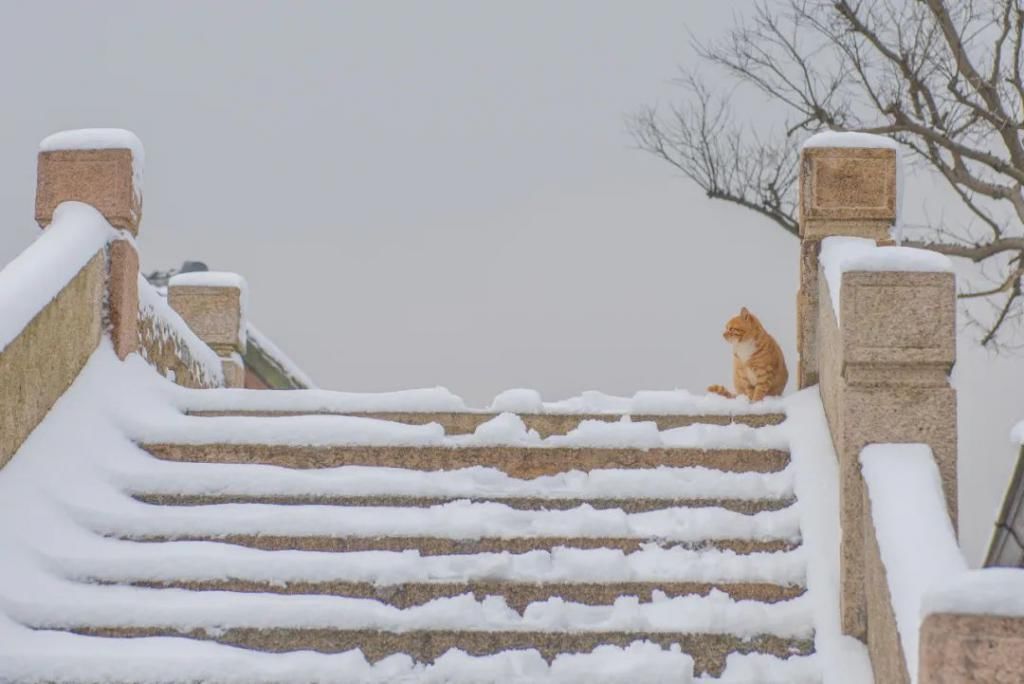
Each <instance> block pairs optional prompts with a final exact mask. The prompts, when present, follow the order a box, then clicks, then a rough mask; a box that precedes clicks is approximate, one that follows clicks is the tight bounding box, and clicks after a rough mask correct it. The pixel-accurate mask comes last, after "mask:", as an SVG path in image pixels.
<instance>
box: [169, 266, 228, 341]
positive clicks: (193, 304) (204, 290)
mask: <svg viewBox="0 0 1024 684" xmlns="http://www.w3.org/2000/svg"><path fill="white" fill-rule="evenodd" d="M243 297H244V293H243V290H242V288H241V287H221V286H205V285H176V284H175V283H174V282H173V279H172V282H171V283H170V285H169V286H168V288H167V302H168V303H169V304H170V305H171V308H172V309H174V310H175V311H177V312H178V314H179V315H180V316H181V317H182V318H183V319H184V320H185V323H187V324H188V327H189V328H191V329H192V331H193V332H195V334H196V335H198V336H199V339H201V340H202V341H203V342H205V343H206V344H208V345H209V346H210V347H212V348H213V349H214V351H216V352H217V353H218V354H219V355H221V356H225V355H227V354H229V353H231V352H238V353H244V352H245V334H244V330H243V322H242V315H243V313H242V300H243Z"/></svg>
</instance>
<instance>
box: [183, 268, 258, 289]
mask: <svg viewBox="0 0 1024 684" xmlns="http://www.w3.org/2000/svg"><path fill="white" fill-rule="evenodd" d="M167 286H168V287H233V288H235V289H236V290H242V291H243V292H245V291H247V290H248V289H249V286H248V284H247V283H246V282H245V278H243V277H242V276H241V275H239V274H237V273H231V272H230V271H189V272H188V273H178V274H176V275H173V276H171V278H170V280H168V281H167Z"/></svg>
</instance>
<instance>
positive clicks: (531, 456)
mask: <svg viewBox="0 0 1024 684" xmlns="http://www.w3.org/2000/svg"><path fill="white" fill-rule="evenodd" d="M142 446H143V448H144V449H145V450H146V451H148V452H149V453H150V454H152V455H153V456H155V457H157V458H160V459H163V460H165V461H178V462H187V463H256V464H262V465H274V466H281V467H285V468H337V467H341V466H353V465H359V466H376V467H388V468H404V469H407V470H427V471H434V470H457V469H462V468H472V467H477V466H483V467H490V468H496V469H498V470H501V471H503V472H504V473H506V474H507V475H509V476H510V477H515V478H520V479H532V478H536V477H541V476H544V475H555V474H558V473H563V472H568V471H570V470H582V471H588V470H599V469H633V468H658V467H662V466H665V467H673V468H688V467H695V466H701V467H704V468H709V469H712V470H721V471H725V472H761V473H767V472H778V471H780V470H782V469H784V468H785V467H786V466H787V465H788V464H789V452H787V451H782V450H779V449H763V450H759V449H691V448H652V449H638V448H563V447H553V448H546V447H516V446H495V447H438V446H363V445H359V446H348V445H325V446H295V445H287V444H282V445H270V444H217V443H213V444H171V443H156V444H144V445H142Z"/></svg>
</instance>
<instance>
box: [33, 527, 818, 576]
mask: <svg viewBox="0 0 1024 684" xmlns="http://www.w3.org/2000/svg"><path fill="white" fill-rule="evenodd" d="M86 549H87V550H86V551H82V552H79V553H77V554H70V553H67V552H63V553H62V552H61V551H60V550H59V549H57V550H54V551H53V552H50V553H49V554H48V558H49V564H50V565H51V566H53V567H55V568H59V572H60V574H62V575H64V576H67V577H69V578H74V579H78V580H85V581H88V580H102V581H106V582H132V581H151V582H162V581H169V580H176V579H177V580H184V581H212V580H217V579H221V578H234V579H238V580H245V581H253V582H278V583H281V584H284V583H289V582H306V583H312V582H332V581H344V582H373V583H375V584H376V585H378V586H388V585H394V584H399V583H408V582H479V581H506V582H534V583H540V582H546V583H572V582H576V583H580V582H611V583H624V582H660V581H663V582H704V583H709V582H710V583H741V582H761V583H774V584H778V585H783V586H802V585H803V582H804V566H805V561H804V554H803V551H802V549H800V548H796V549H793V550H790V551H784V552H774V553H753V554H739V553H735V552H733V551H720V550H715V549H701V550H691V549H685V548H679V547H673V548H663V547H660V546H658V545H656V544H646V545H643V546H642V548H641V549H640V550H639V551H636V552H633V553H623V552H621V551H617V550H612V549H573V548H565V547H556V548H554V549H552V550H550V551H531V552H529V553H524V554H513V553H507V552H503V553H486V554H475V555H438V556H423V555H421V554H419V553H417V552H416V551H414V550H407V551H401V552H390V551H366V552H352V553H341V554H334V553H319V552H289V551H283V552H282V551H272V552H271V551H262V550H256V549H246V548H235V547H232V546H229V545H225V544H216V543H204V542H167V543H162V544H138V543H131V542H124V541H116V540H109V539H97V538H94V537H93V538H90V539H89V543H88V546H87V547H86Z"/></svg>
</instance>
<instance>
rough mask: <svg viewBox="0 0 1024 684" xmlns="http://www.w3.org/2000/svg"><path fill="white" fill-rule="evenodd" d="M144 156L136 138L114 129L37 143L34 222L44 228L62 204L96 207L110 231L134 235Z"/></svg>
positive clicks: (88, 130) (67, 134)
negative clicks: (110, 228) (68, 202)
mask: <svg viewBox="0 0 1024 684" xmlns="http://www.w3.org/2000/svg"><path fill="white" fill-rule="evenodd" d="M144 166H145V151H144V150H143V148H142V143H141V142H140V141H139V139H138V137H136V136H135V134H134V133H132V132H130V131H125V130H121V129H117V128H85V129H81V130H74V131H61V132H60V133H54V134H53V135H51V136H48V137H47V138H45V139H44V140H43V141H42V142H41V143H40V144H39V160H38V166H37V173H36V175H37V178H36V210H35V217H36V222H37V223H38V224H39V226H40V227H41V228H46V226H48V225H50V223H51V222H52V221H53V212H54V210H55V209H56V208H57V206H58V205H60V204H61V203H62V202H67V201H70V200H74V201H79V202H84V203H86V204H89V205H91V206H93V207H95V208H96V209H97V210H98V211H99V212H100V213H101V214H103V216H104V218H106V219H107V222H108V223H110V225H112V226H114V227H115V228H119V229H121V230H127V231H128V232H130V233H131V234H132V235H136V234H138V230H139V222H140V221H141V220H142V175H143V168H144Z"/></svg>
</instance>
